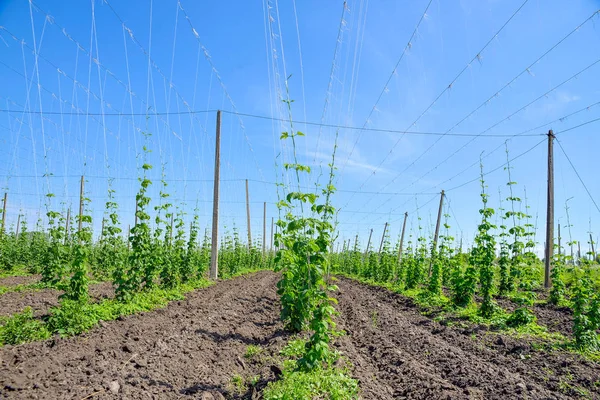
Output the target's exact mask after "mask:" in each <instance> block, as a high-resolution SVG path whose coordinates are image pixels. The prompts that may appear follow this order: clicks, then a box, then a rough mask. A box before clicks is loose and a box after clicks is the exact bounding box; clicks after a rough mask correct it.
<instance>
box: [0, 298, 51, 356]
mask: <svg viewBox="0 0 600 400" xmlns="http://www.w3.org/2000/svg"><path fill="white" fill-rule="evenodd" d="M0 324H2V325H0V346H3V345H5V344H18V343H25V342H31V341H34V340H45V339H48V338H49V337H50V336H51V333H50V331H49V330H48V329H47V327H46V325H45V324H44V323H43V322H42V321H40V320H37V319H35V318H34V317H33V311H32V310H31V307H27V308H25V310H23V311H22V312H20V313H16V314H14V315H12V316H10V317H1V318H0Z"/></svg>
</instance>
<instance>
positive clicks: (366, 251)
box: [363, 228, 373, 260]
mask: <svg viewBox="0 0 600 400" xmlns="http://www.w3.org/2000/svg"><path fill="white" fill-rule="evenodd" d="M371 236H373V228H371V232H370V233H369V240H368V241H367V248H366V249H365V254H364V256H363V260H364V258H365V257H366V256H367V253H368V252H369V247H371Z"/></svg>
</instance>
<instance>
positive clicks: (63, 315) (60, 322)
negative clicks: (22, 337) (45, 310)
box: [48, 299, 99, 336]
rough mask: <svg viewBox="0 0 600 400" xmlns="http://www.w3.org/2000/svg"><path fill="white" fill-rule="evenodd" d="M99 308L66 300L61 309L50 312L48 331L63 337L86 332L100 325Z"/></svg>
mask: <svg viewBox="0 0 600 400" xmlns="http://www.w3.org/2000/svg"><path fill="white" fill-rule="evenodd" d="M96 310H97V306H95V305H90V304H88V303H85V302H81V301H76V300H70V299H64V300H63V301H61V303H60V307H54V308H52V309H51V310H50V317H49V318H48V329H49V330H50V331H51V332H56V333H58V334H60V335H61V336H73V335H78V334H80V333H82V332H85V331H87V330H89V329H91V328H93V327H94V326H96V324H97V323H98V320H99V318H98V315H97V313H96Z"/></svg>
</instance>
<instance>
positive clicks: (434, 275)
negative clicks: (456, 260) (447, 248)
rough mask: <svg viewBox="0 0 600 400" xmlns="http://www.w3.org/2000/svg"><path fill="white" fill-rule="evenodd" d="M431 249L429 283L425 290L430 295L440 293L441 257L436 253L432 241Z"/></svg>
mask: <svg viewBox="0 0 600 400" xmlns="http://www.w3.org/2000/svg"><path fill="white" fill-rule="evenodd" d="M431 247H432V249H431V261H430V263H431V276H430V277H429V285H428V286H427V290H428V292H429V294H431V295H432V296H439V295H441V294H442V262H443V260H442V258H441V257H440V256H439V254H437V251H436V249H435V247H434V246H433V243H432V246H431Z"/></svg>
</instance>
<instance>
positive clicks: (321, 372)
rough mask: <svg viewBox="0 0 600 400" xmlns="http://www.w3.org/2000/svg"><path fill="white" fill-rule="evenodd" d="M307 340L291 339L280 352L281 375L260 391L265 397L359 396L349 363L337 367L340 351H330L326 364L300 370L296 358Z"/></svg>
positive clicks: (342, 399)
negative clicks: (307, 369)
mask: <svg viewBox="0 0 600 400" xmlns="http://www.w3.org/2000/svg"><path fill="white" fill-rule="evenodd" d="M305 344H306V341H305V340H303V339H295V340H291V341H290V342H289V343H288V344H287V346H285V347H284V348H283V349H282V350H281V352H280V354H281V355H282V356H284V357H286V359H285V360H284V361H283V368H282V376H281V379H279V380H278V381H276V382H270V383H269V384H268V385H267V387H266V388H265V390H264V391H263V392H262V396H263V399H265V400H311V399H330V400H353V399H358V392H359V387H358V381H357V380H356V379H354V378H352V377H351V376H350V372H349V367H350V365H349V362H348V361H347V362H346V364H347V365H346V366H343V367H340V366H336V364H339V363H337V361H338V360H339V359H340V355H339V353H333V354H332V359H331V360H329V362H328V363H327V366H326V367H323V368H316V369H314V370H312V371H309V372H303V371H299V370H298V369H297V368H296V366H297V364H296V362H297V359H298V358H299V357H301V356H302V354H303V353H304V346H305Z"/></svg>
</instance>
